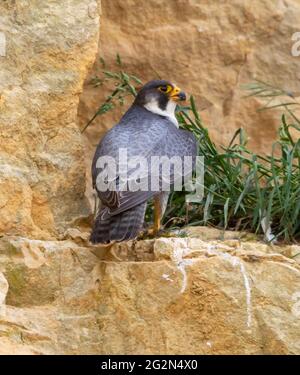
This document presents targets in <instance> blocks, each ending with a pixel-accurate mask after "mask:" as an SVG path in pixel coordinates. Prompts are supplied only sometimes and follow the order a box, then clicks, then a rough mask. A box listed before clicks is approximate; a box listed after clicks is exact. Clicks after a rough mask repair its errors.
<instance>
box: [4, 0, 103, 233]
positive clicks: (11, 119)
mask: <svg viewBox="0 0 300 375" xmlns="http://www.w3.org/2000/svg"><path fill="white" fill-rule="evenodd" d="M98 34H99V13H98V6H97V2H96V1H93V0H81V1H78V0H67V1H64V2H59V1H54V0H50V1H36V0H34V1H28V0H20V1H1V4H0V65H1V69H0V144H1V147H0V234H2V233H10V234H19V235H25V234H26V235H29V236H31V237H33V238H34V237H36V238H50V237H51V236H54V235H56V233H57V231H58V229H60V230H62V229H63V228H64V227H65V225H66V223H67V222H68V221H70V220H71V219H76V218H77V217H78V216H80V215H84V214H86V213H87V212H88V205H87V203H86V200H85V197H84V191H85V164H84V148H83V143H82V139H81V136H80V132H79V130H78V126H77V124H76V113H77V106H78V100H79V94H80V93H81V91H82V85H83V81H84V79H85V78H86V75H87V71H88V69H89V68H90V67H91V64H92V63H93V62H94V59H95V54H96V52H97V46H98Z"/></svg>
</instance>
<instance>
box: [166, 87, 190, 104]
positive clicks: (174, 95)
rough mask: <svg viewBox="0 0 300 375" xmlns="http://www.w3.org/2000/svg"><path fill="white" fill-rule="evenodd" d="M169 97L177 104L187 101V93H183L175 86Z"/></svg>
mask: <svg viewBox="0 0 300 375" xmlns="http://www.w3.org/2000/svg"><path fill="white" fill-rule="evenodd" d="M169 96H170V98H171V99H172V100H174V101H175V102H177V101H183V100H186V94H185V92H183V91H181V90H180V88H179V87H177V86H174V88H173V90H172V91H171V92H170V94H169Z"/></svg>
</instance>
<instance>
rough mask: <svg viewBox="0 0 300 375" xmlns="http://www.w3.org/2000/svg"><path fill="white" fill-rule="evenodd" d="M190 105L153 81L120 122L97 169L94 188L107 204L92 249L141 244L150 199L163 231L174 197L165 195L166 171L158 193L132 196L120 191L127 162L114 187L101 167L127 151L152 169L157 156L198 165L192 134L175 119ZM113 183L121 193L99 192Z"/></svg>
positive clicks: (102, 147)
mask: <svg viewBox="0 0 300 375" xmlns="http://www.w3.org/2000/svg"><path fill="white" fill-rule="evenodd" d="M185 99H186V95H185V93H184V92H183V91H181V90H180V89H179V88H178V87H177V86H176V85H174V84H172V83H171V82H169V81H166V80H153V81H150V82H148V83H147V84H146V85H144V86H143V87H142V88H141V89H140V91H139V92H138V94H137V96H136V98H135V100H134V102H133V104H132V106H131V107H130V108H129V109H128V111H127V112H126V113H125V115H124V116H123V117H122V118H121V120H120V122H119V123H118V124H116V125H115V126H114V127H113V128H112V129H110V130H109V131H108V132H107V133H106V135H105V136H104V137H103V139H102V140H101V141H100V143H99V145H98V146H97V149H96V152H95V155H94V159H93V163H92V180H93V187H94V189H96V191H97V194H98V197H99V199H100V201H101V207H100V209H99V210H98V213H97V216H96V219H95V221H94V225H93V229H92V233H91V237H90V241H91V242H92V243H109V242H112V241H125V240H129V239H134V238H136V237H137V236H138V234H139V233H140V232H141V230H142V228H143V224H144V216H145V211H146V206H147V201H148V200H150V199H153V200H154V231H156V232H157V231H158V230H159V229H160V221H161V218H162V216H163V215H164V212H165V209H166V206H167V202H168V197H169V194H170V191H169V190H166V191H164V188H163V184H162V183H161V182H162V180H163V179H164V176H163V173H164V172H163V171H162V169H161V168H160V169H159V173H160V176H159V181H160V183H159V185H158V188H156V190H154V191H153V189H151V188H150V187H149V188H148V189H143V190H142V189H141V190H137V191H136V190H134V191H132V190H130V189H127V190H126V189H121V188H120V183H119V182H120V172H119V167H120V164H121V163H122V160H121V161H120V160H119V161H117V162H116V163H117V165H116V167H117V173H116V175H115V176H114V178H113V180H114V181H108V179H107V176H106V175H105V174H103V173H101V172H103V169H101V168H100V167H99V165H98V164H97V161H98V160H99V158H101V157H103V156H104V157H105V156H108V157H111V158H113V159H114V160H118V156H119V151H120V149H126V152H127V156H128V157H137V158H144V159H145V160H146V161H147V163H148V162H149V163H150V159H151V157H152V156H154V155H157V156H159V157H160V156H167V157H169V158H172V157H177V156H180V157H183V156H189V157H192V158H193V160H194V159H195V157H196V154H197V142H196V139H195V137H194V135H193V134H192V133H191V132H189V131H187V130H183V129H179V125H178V122H177V119H176V116H175V109H176V105H177V102H178V101H182V100H185ZM146 170H147V172H146V174H147V177H151V168H149V169H148V168H146ZM170 176H171V177H170ZM170 176H169V178H170V179H171V181H170V184H171V186H173V185H174V182H175V176H174V173H173V174H172V172H171V174H170ZM181 178H184V176H181ZM111 182H114V183H115V185H114V186H115V187H116V188H114V189H107V190H106V191H104V189H100V188H99V183H100V184H101V183H111ZM105 186H108V185H105Z"/></svg>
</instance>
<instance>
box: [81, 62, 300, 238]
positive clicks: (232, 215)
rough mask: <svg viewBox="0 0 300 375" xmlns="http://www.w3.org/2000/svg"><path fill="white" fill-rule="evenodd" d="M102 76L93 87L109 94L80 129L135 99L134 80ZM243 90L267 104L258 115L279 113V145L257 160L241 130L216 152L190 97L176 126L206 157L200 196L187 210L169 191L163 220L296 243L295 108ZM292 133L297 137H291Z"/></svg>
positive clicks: (263, 90) (253, 89)
mask: <svg viewBox="0 0 300 375" xmlns="http://www.w3.org/2000/svg"><path fill="white" fill-rule="evenodd" d="M119 61H120V59H119ZM119 66H120V68H121V66H122V64H121V61H120V64H119ZM103 74H104V78H103V79H99V78H96V79H94V80H93V81H92V84H94V85H96V86H97V85H98V84H101V85H102V84H104V83H105V82H107V81H110V82H111V81H112V82H113V83H114V89H113V91H112V94H111V95H109V96H108V97H107V99H106V100H105V102H104V103H103V104H102V105H101V106H100V107H99V109H98V111H97V112H96V113H95V115H94V116H93V118H92V119H91V120H90V121H89V123H88V124H87V125H86V127H85V129H86V128H87V126H89V125H90V124H91V122H92V121H93V120H94V119H95V118H96V117H97V116H98V115H103V114H104V113H106V112H108V111H110V110H112V109H113V108H115V106H116V104H118V103H119V104H121V105H122V104H123V102H124V97H125V96H127V95H133V96H135V95H136V85H140V84H141V81H140V80H139V79H138V78H136V77H135V76H133V75H129V74H126V73H124V72H123V71H122V70H120V71H119V72H117V73H114V72H110V71H104V72H103ZM246 89H247V90H248V91H249V92H250V94H249V95H250V96H259V97H261V98H266V99H267V101H268V102H267V104H266V106H264V107H263V108H262V110H266V109H270V108H274V107H276V108H278V107H282V108H283V111H284V113H283V114H282V117H281V124H280V127H279V132H278V140H277V141H276V142H274V144H273V147H272V150H271V153H270V154H269V155H266V156H262V155H257V154H255V153H253V152H252V151H251V150H249V149H248V148H247V141H246V135H245V132H244V130H243V129H239V130H237V131H236V132H235V134H234V135H233V137H232V140H231V141H230V143H229V144H228V146H226V147H224V146H222V147H220V148H218V147H217V146H216V145H215V143H214V142H213V141H212V139H211V138H210V136H209V133H208V130H207V129H206V128H205V127H204V125H203V122H202V120H201V117H200V115H199V112H198V111H197V107H196V103H195V101H194V98H193V97H192V96H191V97H190V105H189V106H187V107H178V109H177V118H178V121H179V124H180V126H181V127H183V128H186V129H188V130H190V131H192V132H193V133H194V134H195V136H196V138H197V140H198V143H199V155H204V157H205V177H204V185H205V186H204V191H205V196H204V199H203V202H202V203H201V204H198V203H197V204H196V203H193V204H188V205H187V204H186V202H185V192H184V191H182V192H173V193H172V194H171V196H170V200H169V204H168V208H167V210H166V214H165V217H164V225H165V227H166V228H172V229H174V228H180V227H183V226H185V225H187V224H188V225H212V226H217V227H220V228H223V229H229V228H230V229H235V230H247V231H252V232H255V233H264V234H265V238H266V239H267V240H268V241H273V240H274V239H277V240H280V239H283V240H285V241H292V240H297V239H300V139H299V134H300V121H299V119H298V117H297V116H296V114H295V112H294V110H293V108H294V107H297V106H299V105H300V104H299V103H298V102H297V101H296V100H295V99H294V98H293V97H292V95H291V94H290V93H287V92H285V91H283V90H281V89H279V88H275V87H272V86H271V85H269V84H266V83H264V82H261V81H257V82H254V83H253V84H251V85H248V86H247V87H246ZM281 97H283V98H285V97H288V98H289V101H283V102H280V103H278V102H277V103H276V104H273V103H272V101H273V100H274V99H275V98H276V99H278V98H281ZM291 129H293V131H294V132H295V133H296V137H295V136H294V137H293V136H292V134H291ZM146 220H148V221H150V220H151V210H150V211H149V210H148V211H147V215H146Z"/></svg>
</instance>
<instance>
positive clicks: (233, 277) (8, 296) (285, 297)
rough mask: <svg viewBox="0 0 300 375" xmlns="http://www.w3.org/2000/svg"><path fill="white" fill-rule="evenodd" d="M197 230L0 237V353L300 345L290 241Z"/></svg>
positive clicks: (217, 350)
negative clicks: (102, 241) (104, 244)
mask: <svg viewBox="0 0 300 375" xmlns="http://www.w3.org/2000/svg"><path fill="white" fill-rule="evenodd" d="M206 232H209V230H207V231H206ZM201 233H204V230H201V231H200V232H199V233H198V234H196V235H194V237H190V238H160V239H157V240H146V241H140V242H135V243H132V242H128V243H123V244H116V245H113V247H112V248H111V249H109V248H101V247H97V246H94V247H89V246H87V243H86V240H85V238H86V234H85V233H80V232H78V231H77V230H70V231H68V233H67V236H66V238H65V239H62V240H61V241H38V240H28V239H25V238H22V237H5V238H2V239H1V241H0V306H1V307H0V353H8V354H16V353H19V354H21V353H32V354H53V353H56V354H57V353H59V354H61V353H66V354H87V353H88V354H117V353H122V354H133V353H135V354H136V353H140V354H142V353H147V354H153V353H157V354H158V353H159V354H163V353H168V354H180V353H181V354H187V353H190V354H202V353H205V354H232V353H239V354H250V353H251V354H253V353H255V354H287V353H293V354H296V353H297V354H300V324H299V319H300V293H299V291H300V266H299V264H298V263H297V262H296V261H295V260H292V259H289V258H288V257H285V256H284V255H283V254H282V253H285V252H287V253H289V252H291V249H290V248H288V247H285V248H280V247H273V248H270V247H268V246H267V245H265V244H262V243H259V242H254V241H246V242H243V241H240V240H239V239H238V238H236V237H234V236H230V238H229V239H226V240H224V241H220V240H219V239H217V238H219V234H217V233H215V232H210V233H209V235H208V237H209V238H210V239H209V240H207V239H205V240H204V238H207V236H206V237H203V235H202V234H201ZM194 234H195V233H194ZM294 250H295V249H294ZM298 251H299V247H298ZM295 259H296V258H295Z"/></svg>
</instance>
